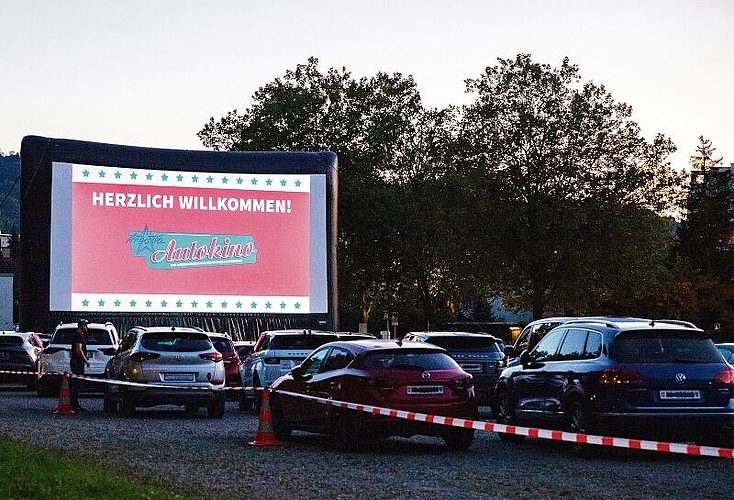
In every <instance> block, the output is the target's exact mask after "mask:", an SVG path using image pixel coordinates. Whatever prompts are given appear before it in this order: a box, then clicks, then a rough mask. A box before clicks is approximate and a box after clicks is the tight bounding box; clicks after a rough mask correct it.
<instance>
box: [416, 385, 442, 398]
mask: <svg viewBox="0 0 734 500" xmlns="http://www.w3.org/2000/svg"><path fill="white" fill-rule="evenodd" d="M408 394H409V395H411V396H426V395H438V394H443V386H442V385H409V386H408Z"/></svg>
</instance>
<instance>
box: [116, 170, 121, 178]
mask: <svg viewBox="0 0 734 500" xmlns="http://www.w3.org/2000/svg"><path fill="white" fill-rule="evenodd" d="M121 177H122V172H120V171H119V170H118V171H117V172H115V179H119V178H121Z"/></svg>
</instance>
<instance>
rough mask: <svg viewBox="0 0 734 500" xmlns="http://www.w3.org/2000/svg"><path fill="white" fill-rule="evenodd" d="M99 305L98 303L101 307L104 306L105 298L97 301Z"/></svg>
mask: <svg viewBox="0 0 734 500" xmlns="http://www.w3.org/2000/svg"><path fill="white" fill-rule="evenodd" d="M97 305H98V306H99V307H104V300H102V299H100V300H99V301H98V302H97Z"/></svg>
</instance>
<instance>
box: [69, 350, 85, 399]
mask: <svg viewBox="0 0 734 500" xmlns="http://www.w3.org/2000/svg"><path fill="white" fill-rule="evenodd" d="M70 365H71V373H73V374H74V375H84V361H81V360H76V359H72V360H71V363H70ZM81 386H82V381H81V380H79V379H78V378H74V377H69V402H70V403H71V408H72V409H73V410H76V409H77V408H79V390H80V389H81Z"/></svg>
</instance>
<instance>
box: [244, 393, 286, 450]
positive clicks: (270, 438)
mask: <svg viewBox="0 0 734 500" xmlns="http://www.w3.org/2000/svg"><path fill="white" fill-rule="evenodd" d="M250 444H251V445H254V446H275V445H277V444H280V443H278V440H277V439H275V432H273V414H272V413H271V412H270V389H268V388H265V389H263V398H262V403H261V404H260V423H259V425H258V429H257V436H255V440H254V441H251V442H250Z"/></svg>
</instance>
